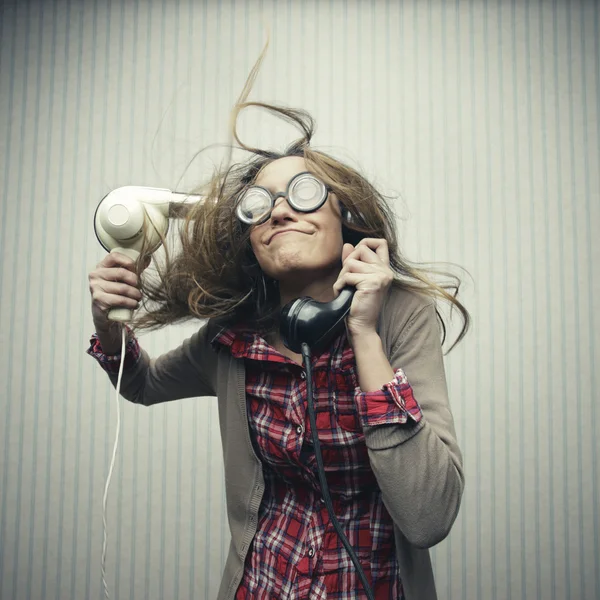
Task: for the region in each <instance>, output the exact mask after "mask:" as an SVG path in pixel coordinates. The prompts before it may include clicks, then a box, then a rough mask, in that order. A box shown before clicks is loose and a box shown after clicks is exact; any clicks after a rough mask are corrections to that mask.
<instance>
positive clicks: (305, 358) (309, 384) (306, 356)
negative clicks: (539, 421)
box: [302, 343, 375, 600]
mask: <svg viewBox="0 0 600 600" xmlns="http://www.w3.org/2000/svg"><path fill="white" fill-rule="evenodd" d="M302 362H303V363H304V369H305V370H306V390H307V401H308V419H309V421H310V428H311V429H312V439H313V446H314V448H315V458H316V460H317V472H318V474H319V483H320V484H321V492H322V493H323V499H324V500H325V506H326V507H327V512H328V513H329V518H330V519H331V522H332V523H333V528H334V529H335V531H336V533H337V534H338V536H339V538H340V541H341V542H342V544H343V545H344V548H346V551H347V552H348V555H349V556H350V559H351V560H352V562H353V563H354V566H355V567H356V571H357V573H358V577H359V579H360V582H361V583H362V586H363V588H364V590H365V593H366V594H367V598H368V599H369V600H375V596H374V595H373V591H372V590H371V587H370V586H369V582H368V581H367V577H366V575H365V572H364V571H363V569H362V567H361V566H360V562H359V561H358V557H357V556H356V554H355V552H354V550H353V548H352V546H351V545H350V542H349V541H348V538H347V537H346V536H345V535H344V532H343V531H342V528H341V527H340V524H339V522H338V520H337V517H336V516H335V513H334V512H333V503H332V502H331V496H330V495H329V487H328V485H327V480H326V479H325V467H324V466H323V457H322V455H321V445H320V444H319V435H318V432H317V419H316V417H315V405H314V396H313V380H312V368H311V365H310V348H309V347H308V344H305V343H303V344H302Z"/></svg>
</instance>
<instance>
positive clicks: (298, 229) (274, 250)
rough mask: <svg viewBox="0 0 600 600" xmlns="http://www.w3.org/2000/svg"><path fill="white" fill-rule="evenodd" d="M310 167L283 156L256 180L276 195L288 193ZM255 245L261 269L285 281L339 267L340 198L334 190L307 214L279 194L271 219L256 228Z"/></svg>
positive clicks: (326, 272)
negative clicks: (289, 185)
mask: <svg viewBox="0 0 600 600" xmlns="http://www.w3.org/2000/svg"><path fill="white" fill-rule="evenodd" d="M307 170H308V169H307V167H306V163H305V162H304V159H303V158H302V157H299V156H289V157H286V158H280V159H278V160H275V161H273V162H271V163H269V164H268V165H267V166H266V167H265V168H264V169H263V170H262V171H261V172H260V173H259V175H258V177H257V178H256V181H255V184H256V185H260V186H262V187H265V188H267V189H268V190H269V191H270V192H271V193H272V194H276V193H277V192H285V191H286V189H287V185H288V183H289V181H290V179H292V177H294V176H295V175H297V174H298V173H301V172H303V171H307ZM250 243H251V244H252V249H253V251H254V254H255V256H256V258H257V260H258V263H259V265H260V267H261V269H262V270H263V271H264V272H265V273H266V274H267V275H268V276H270V277H272V278H273V279H277V280H279V281H280V282H285V281H286V280H293V279H294V278H297V277H302V278H305V277H311V276H314V277H315V278H318V277H321V276H324V275H326V274H327V275H328V274H330V273H331V272H333V271H335V270H339V269H340V268H341V256H342V246H343V241H342V222H341V217H340V206H339V202H338V200H337V199H336V197H335V195H334V194H332V193H331V192H330V193H329V196H328V198H327V201H326V202H325V204H323V206H321V208H319V209H318V210H316V211H315V212H312V213H302V212H297V211H295V210H294V209H293V208H292V207H291V206H290V205H289V203H288V202H287V200H286V199H285V198H278V199H277V200H276V203H275V206H274V208H273V211H272V213H271V215H270V217H269V218H268V219H267V220H266V221H265V222H264V223H261V224H260V225H255V226H254V227H253V228H252V231H251V232H250Z"/></svg>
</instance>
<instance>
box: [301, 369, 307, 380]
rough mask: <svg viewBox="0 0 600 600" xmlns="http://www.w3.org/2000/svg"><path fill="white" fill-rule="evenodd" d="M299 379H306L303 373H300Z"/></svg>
mask: <svg viewBox="0 0 600 600" xmlns="http://www.w3.org/2000/svg"><path fill="white" fill-rule="evenodd" d="M300 379H306V373H305V372H304V371H302V373H300Z"/></svg>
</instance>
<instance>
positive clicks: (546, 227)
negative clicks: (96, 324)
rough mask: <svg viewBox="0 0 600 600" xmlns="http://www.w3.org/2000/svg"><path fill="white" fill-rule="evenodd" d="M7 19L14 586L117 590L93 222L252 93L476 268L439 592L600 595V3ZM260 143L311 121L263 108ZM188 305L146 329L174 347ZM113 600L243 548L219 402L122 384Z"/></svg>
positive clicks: (176, 7)
mask: <svg viewBox="0 0 600 600" xmlns="http://www.w3.org/2000/svg"><path fill="white" fill-rule="evenodd" d="M1 6H2V9H1V10H2V12H1V13H0V24H1V25H0V27H1V31H0V33H1V41H0V193H1V204H0V211H1V212H0V253H1V254H0V255H1V259H0V282H1V283H0V294H1V297H0V302H1V304H0V306H1V311H0V348H2V360H1V361H0V403H1V404H0V408H1V412H0V414H1V417H0V551H1V555H0V597H1V598H2V600H5V599H6V600H7V599H18V600H25V599H28V598H32V599H57V600H62V599H71V598H73V599H80V598H97V599H101V598H102V594H103V592H102V586H101V580H100V553H101V547H102V512H101V499H102V492H103V487H104V482H105V477H106V474H107V469H108V464H109V459H110V452H111V450H112V444H113V439H114V434H115V426H116V409H115V399H114V394H113V393H112V388H111V387H110V385H109V382H108V379H107V378H106V377H105V376H104V375H103V373H102V371H101V370H100V369H99V368H98V367H97V366H96V365H95V364H94V361H93V360H92V359H91V358H89V357H87V356H86V355H85V349H86V347H87V340H88V338H89V336H90V334H91V333H92V332H93V327H92V322H91V316H90V311H89V301H90V300H89V293H88V289H87V273H88V272H89V271H90V270H91V269H92V268H93V267H94V265H95V264H96V263H97V262H99V261H100V260H101V259H102V257H103V250H102V248H101V247H100V246H99V244H98V243H97V241H96V239H95V237H94V233H93V229H92V216H93V214H94V210H95V208H96V205H97V203H98V202H99V200H100V199H101V198H102V197H103V196H104V195H105V194H106V193H107V192H108V191H110V190H111V189H113V188H115V187H118V186H120V185H126V184H138V185H152V186H161V187H171V188H175V187H176V186H178V189H188V188H189V187H191V186H193V185H194V184H195V183H197V182H198V181H199V180H200V179H201V177H202V176H203V175H206V173H208V169H209V168H210V165H211V160H217V159H218V157H219V154H218V152H212V153H209V154H207V155H206V156H204V155H203V157H202V158H201V159H200V160H197V161H195V162H193V163H192V166H191V167H190V169H189V170H188V171H187V172H186V174H185V176H184V177H183V180H182V181H181V182H180V181H179V179H180V177H181V176H182V174H183V173H184V170H185V166H186V163H187V161H189V160H190V159H191V158H192V156H193V154H194V152H195V151H196V150H198V149H200V148H201V147H203V146H205V145H208V144H211V143H215V142H225V141H226V140H227V119H228V111H229V109H230V107H231V105H232V103H233V102H234V100H235V97H236V95H237V94H238V93H239V91H240V89H241V86H242V84H243V82H244V79H245V77H246V75H247V73H248V70H249V68H250V66H251V65H252V63H253V61H254V60H255V58H256V57H257V55H258V53H259V52H260V49H261V47H262V44H263V43H264V40H265V37H266V33H265V31H266V29H265V27H266V26H269V27H270V29H271V32H272V43H271V48H270V50H269V54H268V56H267V60H266V62H265V65H264V69H263V71H262V72H261V75H260V77H259V80H258V82H257V86H256V89H255V91H254V92H253V96H252V97H253V98H254V99H260V100H264V101H280V102H283V103H286V104H289V105H292V106H297V107H303V108H306V109H308V110H309V111H311V112H312V114H313V115H314V116H315V118H316V119H317V122H318V126H319V127H318V134H317V137H316V139H315V145H316V146H317V147H321V148H323V149H326V150H332V151H333V152H334V153H336V154H337V155H339V156H342V157H344V158H347V159H348V160H350V161H352V162H353V164H359V165H361V166H362V168H363V169H364V171H365V172H366V173H368V174H369V175H370V176H371V177H372V178H373V180H374V181H375V182H376V183H377V184H378V185H380V186H381V188H382V190H383V191H385V192H386V193H390V194H396V195H397V196H399V199H398V200H397V201H396V203H395V207H396V210H397V212H398V216H399V227H400V233H401V240H402V247H403V249H404V251H405V253H406V254H407V256H408V257H409V258H411V259H414V260H424V261H451V262H455V263H458V264H461V265H463V266H464V267H465V268H467V269H468V270H469V272H470V273H471V274H472V276H473V280H474V283H473V282H471V281H469V280H468V279H467V280H466V282H465V283H466V284H465V290H464V296H463V299H464V301H465V302H466V303H467V305H468V307H469V308H470V310H471V311H472V314H473V319H474V328H473V331H472V333H471V334H470V335H469V337H468V338H467V340H466V341H465V342H464V343H463V344H461V345H460V346H459V347H458V348H457V349H456V350H455V351H454V352H452V353H451V354H450V355H449V356H448V358H447V363H446V364H447V373H448V379H449V385H450V392H451V401H452V406H453V410H454V414H455V417H456V423H457V431H458V435H459V439H460V444H461V447H462V449H463V451H464V457H465V467H466V475H467V488H466V492H465V497H464V502H463V506H462V509H461V513H460V516H459V518H458V520H457V522H456V525H455V527H454V529H453V530H452V532H451V534H450V536H449V538H448V539H447V540H446V541H444V542H443V543H441V544H440V545H439V546H437V547H436V548H434V549H433V550H432V556H433V560H434V563H435V573H436V578H437V582H438V587H439V590H440V598H444V599H452V600H458V599H461V598H464V599H469V600H471V599H472V600H479V599H486V600H487V599H493V600H503V599H508V598H512V599H514V600H518V599H521V598H527V599H529V598H534V599H540V600H559V599H560V600H562V599H565V598H569V599H573V600H591V599H594V598H600V575H599V573H600V551H599V550H600V548H599V546H600V530H599V523H598V521H599V517H598V497H599V493H600V482H599V477H600V471H599V464H598V460H597V456H598V455H599V451H600V447H599V441H598V439H599V438H598V431H599V426H600V423H599V415H600V410H599V409H598V407H597V404H598V402H599V401H600V393H599V392H598V384H599V381H598V369H599V367H600V364H599V355H600V327H599V324H600V316H599V315H598V312H599V309H600V294H599V291H600V288H599V286H600V275H599V273H598V267H597V265H598V262H599V261H600V241H599V237H600V236H599V233H598V232H599V226H600V176H599V171H600V169H599V166H600V156H599V147H600V118H599V117H600V114H599V113H600V50H599V38H600V32H599V11H600V8H599V5H598V3H597V2H594V1H593V0H589V1H584V0H581V1H574V2H567V1H561V0H558V1H555V2H550V1H541V2H533V1H532V2H524V1H513V2H510V1H496V2H487V3H486V2H483V1H482V0H478V1H472V2H466V1H464V2H463V1H461V0H458V1H456V2H442V1H441V0H438V1H433V0H431V1H425V0H419V1H417V0H414V1H406V2H400V1H392V0H388V1H387V2H385V1H383V0H381V1H375V0H374V1H371V2H366V1H365V2H360V1H358V2H357V1H356V0H354V1H350V0H349V1H347V2H345V1H337V0H331V1H325V0H323V1H320V2H316V1H314V0H313V1H306V2H300V1H278V2H276V1H273V0H264V1H258V0H248V1H246V2H243V1H232V0H229V1H224V2H221V3H219V2H217V1H216V0H213V1H207V0H205V1H204V2H201V1H196V2H191V1H184V0H180V1H176V0H163V1H162V2H161V1H158V0H152V1H150V0H149V1H146V2H144V1H138V2H135V1H133V0H121V1H113V2H107V1H105V0H95V1H93V0H81V1H77V0H71V1H70V2H67V1H66V0H54V1H52V0H47V1H46V0H45V1H44V2H41V1H40V2H26V1H20V2H4V3H3V4H2V5H1ZM242 132H243V133H244V135H245V137H246V139H247V140H248V141H251V142H253V143H254V142H256V143H263V144H267V143H277V144H278V145H281V144H283V143H285V142H286V141H289V140H290V135H289V131H287V130H283V129H281V128H278V127H275V126H273V123H272V122H271V120H270V119H268V118H266V117H264V116H261V115H258V114H256V113H251V112H249V113H248V114H247V115H245V116H244V120H243V127H242ZM193 329H194V326H193V325H187V326H182V327H172V328H169V329H166V330H164V331H161V332H158V333H156V334H152V335H147V336H144V337H143V338H142V344H143V345H144V347H145V348H146V349H147V350H148V351H149V352H150V353H151V354H153V355H156V354H158V353H160V352H163V351H165V350H167V349H170V348H172V347H174V346H175V345H177V344H178V343H179V342H180V341H181V340H182V339H183V338H184V337H186V336H187V335H188V334H189V333H190V332H191V331H193ZM121 410H122V440H121V446H120V447H119V452H118V455H117V464H116V470H115V473H114V476H113V483H112V487H111V490H110V495H109V513H108V522H109V548H108V564H107V570H108V582H109V588H110V591H111V597H112V598H130V599H135V600H146V599H148V600H150V599H163V598H183V599H185V598H197V599H211V598H214V597H215V594H216V590H217V586H218V583H219V579H220V574H221V570H222V567H223V564H224V558H225V554H226V550H227V545H228V535H229V534H228V529H227V525H226V520H225V512H224V508H223V507H224V498H223V487H222V481H223V472H222V459H221V448H220V441H219V434H218V417H217V411H216V405H215V401H214V399H209V398H203V399H195V400H184V401H181V402H176V403H172V404H170V405H163V406H157V407H154V408H151V409H146V408H138V407H135V406H133V405H131V404H127V403H123V402H122V403H121Z"/></svg>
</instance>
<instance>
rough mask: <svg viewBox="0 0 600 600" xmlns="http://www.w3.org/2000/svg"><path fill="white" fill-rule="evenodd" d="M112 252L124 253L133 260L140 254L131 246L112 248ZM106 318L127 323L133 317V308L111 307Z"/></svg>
mask: <svg viewBox="0 0 600 600" xmlns="http://www.w3.org/2000/svg"><path fill="white" fill-rule="evenodd" d="M112 252H119V253H120V254H124V255H125V256H128V257H129V258H131V259H132V260H134V261H136V260H137V259H138V258H139V256H140V253H139V252H138V251H137V250H134V249H133V248H113V249H112V250H111V253H112ZM108 319H109V320H110V321H116V322H118V323H129V322H131V320H132V319H133V310H132V309H131V308H111V309H110V310H109V311H108Z"/></svg>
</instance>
